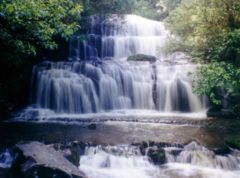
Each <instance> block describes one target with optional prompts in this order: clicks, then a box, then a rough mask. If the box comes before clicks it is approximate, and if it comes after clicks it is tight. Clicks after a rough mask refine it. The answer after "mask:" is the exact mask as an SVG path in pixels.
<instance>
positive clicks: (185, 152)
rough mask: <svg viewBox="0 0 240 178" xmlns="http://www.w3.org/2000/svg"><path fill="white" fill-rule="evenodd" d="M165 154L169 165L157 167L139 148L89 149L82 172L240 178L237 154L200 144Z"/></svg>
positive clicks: (111, 176)
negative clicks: (219, 153)
mask: <svg viewBox="0 0 240 178" xmlns="http://www.w3.org/2000/svg"><path fill="white" fill-rule="evenodd" d="M148 149H150V148H148ZM154 149H156V148H154ZM164 150H165V156H166V163H165V164H163V165H161V166H157V165H154V164H153V163H152V161H151V160H150V159H149V157H148V156H146V155H142V154H141V151H140V149H139V147H135V146H124V145H122V146H106V147H104V146H96V147H88V148H86V150H85V154H84V155H83V156H81V157H80V166H79V168H80V169H81V170H82V171H84V172H85V173H86V174H87V176H88V177H89V178H122V177H124V178H133V177H139V178H159V177H162V178H173V177H181V178H185V177H186V178H188V177H203V178H226V177H227V178H237V177H238V175H239V166H240V157H239V156H240V155H239V152H238V151H236V150H233V151H232V152H231V153H229V154H227V155H217V154H215V153H214V152H213V151H211V150H208V149H207V148H205V147H203V146H201V145H199V144H197V143H196V142H192V143H190V144H188V145H186V146H185V147H183V148H180V147H176V146H166V147H164Z"/></svg>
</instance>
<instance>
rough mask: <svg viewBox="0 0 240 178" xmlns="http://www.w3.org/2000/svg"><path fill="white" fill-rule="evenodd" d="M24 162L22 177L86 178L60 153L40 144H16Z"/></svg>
mask: <svg viewBox="0 0 240 178" xmlns="http://www.w3.org/2000/svg"><path fill="white" fill-rule="evenodd" d="M17 148H18V149H19V150H20V151H21V152H22V154H23V156H24V157H25V158H26V161H25V162H24V163H23V164H22V165H21V171H22V172H23V174H24V177H27V178H31V177H38V178H48V177H49V178H50V177H55V178H65V177H66V178H72V177H74V178H84V177H86V176H85V175H84V173H83V172H81V171H80V170H79V169H78V168H77V167H76V166H75V165H74V164H72V163H71V162H69V161H68V160H67V159H66V158H65V157H64V156H63V155H62V154H61V153H60V152H58V151H56V150H54V149H53V148H52V147H50V146H47V145H45V144H43V143H40V142H30V143H26V144H18V145H17Z"/></svg>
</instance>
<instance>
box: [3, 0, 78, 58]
mask: <svg viewBox="0 0 240 178" xmlns="http://www.w3.org/2000/svg"><path fill="white" fill-rule="evenodd" d="M81 10H82V7H81V5H79V4H76V3H74V1H71V0H70V1H66V0H44V1H43V0H29V1H25V0H2V1H1V3H0V27H1V28H0V43H1V50H3V49H4V48H7V49H10V50H13V51H14V52H15V53H26V54H35V53H36V51H37V48H49V49H55V48H56V47H57V44H56V42H55V41H54V40H53V37H54V36H56V35H61V36H62V37H63V38H68V37H70V36H71V35H72V34H73V33H74V32H75V31H76V30H77V29H78V22H77V21H78V19H79V17H80V12H81Z"/></svg>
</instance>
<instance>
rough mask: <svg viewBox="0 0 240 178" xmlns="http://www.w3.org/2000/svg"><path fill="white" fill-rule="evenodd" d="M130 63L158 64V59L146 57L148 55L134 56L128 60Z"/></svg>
mask: <svg viewBox="0 0 240 178" xmlns="http://www.w3.org/2000/svg"><path fill="white" fill-rule="evenodd" d="M127 60H128V61H139V62H144V61H148V62H151V63H153V62H156V61H157V58H156V57H155V56H150V55H146V54H135V55H132V56H129V57H128V58H127Z"/></svg>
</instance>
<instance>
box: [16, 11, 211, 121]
mask: <svg viewBox="0 0 240 178" xmlns="http://www.w3.org/2000/svg"><path fill="white" fill-rule="evenodd" d="M169 35H170V34H169V32H168V31H167V30H166V29H165V27H164V25H163V23H162V22H157V21H153V20H149V19H145V18H142V17H139V16H135V15H124V16H120V17H119V16H114V15H113V16H111V17H107V18H106V17H97V16H93V17H92V19H91V28H90V30H89V33H88V35H87V39H86V40H84V41H82V39H81V37H80V36H77V35H76V36H74V37H72V39H71V41H70V46H69V51H70V53H69V59H68V60H67V61H62V62H50V61H45V62H43V63H41V64H39V65H36V66H35V67H34V69H33V76H32V89H31V91H32V94H31V101H32V106H31V107H29V108H27V109H26V110H25V112H22V113H21V115H20V116H19V117H20V118H23V119H25V120H26V119H28V118H30V119H31V118H36V117H37V116H39V117H41V115H44V116H42V117H49V116H50V115H56V114H57V115H61V114H62V115H63V114H68V115H69V116H70V115H77V114H89V113H105V112H112V111H121V112H122V111H129V110H135V111H136V110H138V111H140V110H141V111H143V110H149V111H158V112H159V113H172V114H175V113H200V112H201V113H204V114H203V115H204V116H202V115H201V117H205V110H206V107H207V106H206V103H207V102H206V98H205V97H202V96H197V95H195V94H193V92H192V84H191V83H192V82H191V80H192V79H191V77H190V76H189V72H194V71H195V69H196V67H197V65H195V64H193V63H191V62H189V57H188V56H186V55H185V54H184V53H181V52H178V53H174V54H171V55H168V56H166V55H164V54H162V53H161V52H160V48H161V47H162V46H163V45H164V44H165V42H166V39H167V38H168V36H169ZM134 54H146V55H152V56H155V57H157V61H156V62H153V61H150V62H149V61H128V60H127V57H129V56H131V55H134ZM67 117H68V116H67Z"/></svg>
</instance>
